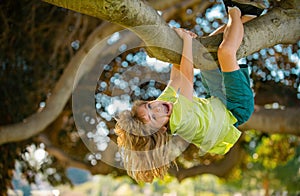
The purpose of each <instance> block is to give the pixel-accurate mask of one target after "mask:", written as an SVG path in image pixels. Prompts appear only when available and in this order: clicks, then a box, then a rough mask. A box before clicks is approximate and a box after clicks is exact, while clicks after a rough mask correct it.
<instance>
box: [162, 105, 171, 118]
mask: <svg viewBox="0 0 300 196" xmlns="http://www.w3.org/2000/svg"><path fill="white" fill-rule="evenodd" d="M163 107H164V111H165V113H166V114H167V115H170V114H171V110H172V105H171V104H169V103H164V104H163Z"/></svg>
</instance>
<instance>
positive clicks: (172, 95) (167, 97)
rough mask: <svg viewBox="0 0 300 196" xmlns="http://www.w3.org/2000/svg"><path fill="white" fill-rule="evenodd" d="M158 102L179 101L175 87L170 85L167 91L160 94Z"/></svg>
mask: <svg viewBox="0 0 300 196" xmlns="http://www.w3.org/2000/svg"><path fill="white" fill-rule="evenodd" d="M157 100H161V101H169V102H172V103H175V102H176V100H177V92H176V91H175V89H174V88H173V87H171V86H170V85H168V86H167V87H166V88H165V90H164V91H163V92H162V93H161V94H160V96H159V97H158V98H157Z"/></svg>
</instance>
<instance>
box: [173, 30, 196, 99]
mask: <svg viewBox="0 0 300 196" xmlns="http://www.w3.org/2000/svg"><path fill="white" fill-rule="evenodd" d="M175 31H176V32H177V34H178V35H179V36H180V37H181V38H182V39H183V49H182V57H181V61H180V78H181V79H180V80H179V82H178V83H176V81H175V84H174V85H175V86H178V88H180V94H182V95H183V96H185V97H186V98H188V99H189V100H191V101H192V100H193V90H194V89H193V80H194V64H193V38H195V37H196V34H194V33H192V32H190V31H186V30H184V29H175ZM171 80H172V78H171Z"/></svg>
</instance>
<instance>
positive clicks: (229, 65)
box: [218, 7, 244, 72]
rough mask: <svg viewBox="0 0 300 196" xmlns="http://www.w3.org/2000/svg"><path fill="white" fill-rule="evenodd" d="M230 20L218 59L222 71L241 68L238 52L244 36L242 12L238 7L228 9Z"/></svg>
mask: <svg viewBox="0 0 300 196" xmlns="http://www.w3.org/2000/svg"><path fill="white" fill-rule="evenodd" d="M228 14H229V20H228V24H227V26H226V28H225V30H224V34H223V41H222V43H221V44H220V46H219V49H218V59H219V63H220V66H221V70H222V72H232V71H235V70H238V69H239V66H238V64H237V59H236V52H237V50H238V48H239V47H240V45H241V42H242V40H243V36H244V27H243V23H242V20H241V12H240V10H239V9H238V8H237V7H234V8H231V9H230V10H229V11H228Z"/></svg>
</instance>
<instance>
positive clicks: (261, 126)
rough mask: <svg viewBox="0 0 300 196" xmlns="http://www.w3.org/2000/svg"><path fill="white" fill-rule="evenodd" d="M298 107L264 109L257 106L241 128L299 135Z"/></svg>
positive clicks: (299, 111)
mask: <svg viewBox="0 0 300 196" xmlns="http://www.w3.org/2000/svg"><path fill="white" fill-rule="evenodd" d="M299 115H300V108H286V109H283V110H281V109H265V108H258V109H257V111H255V112H254V114H253V115H252V116H251V118H250V119H249V120H248V121H247V122H246V123H245V124H243V125H241V126H239V129H241V130H244V131H246V130H249V129H255V130H258V131H263V132H265V133H270V134H273V133H285V134H286V133H288V134H293V135H298V136H300V121H299Z"/></svg>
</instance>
